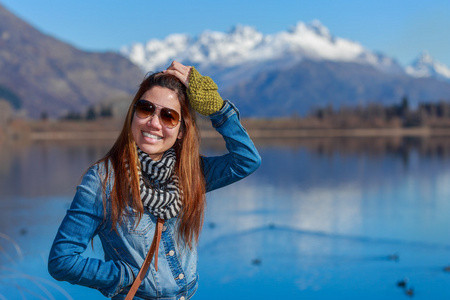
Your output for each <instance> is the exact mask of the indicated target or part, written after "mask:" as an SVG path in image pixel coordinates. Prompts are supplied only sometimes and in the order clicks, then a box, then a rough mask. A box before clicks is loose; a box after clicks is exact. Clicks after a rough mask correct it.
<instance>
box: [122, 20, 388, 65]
mask: <svg viewBox="0 0 450 300" xmlns="http://www.w3.org/2000/svg"><path fill="white" fill-rule="evenodd" d="M120 52H121V53H122V54H123V55H124V56H126V57H128V58H129V59H130V60H131V61H133V62H134V63H135V64H137V65H139V66H140V67H141V68H142V69H143V70H144V71H149V70H151V71H156V70H158V69H162V68H165V67H166V66H167V65H169V64H170V62H171V61H172V60H178V61H180V62H188V63H190V64H193V65H198V66H200V67H216V68H230V67H236V66H239V65H240V64H245V63H257V62H270V61H285V62H286V63H292V62H296V61H300V60H302V59H313V60H332V61H345V62H357V63H364V64H370V65H373V66H375V67H377V68H381V69H388V68H389V64H390V63H393V62H392V60H390V61H386V60H383V59H382V58H380V56H379V55H376V54H373V53H372V52H370V51H368V50H366V49H365V48H364V47H363V46H361V45H360V44H359V43H356V42H353V41H350V40H347V39H343V38H338V37H333V36H332V35H331V33H330V31H329V30H328V28H327V27H325V26H324V25H322V23H320V21H318V20H314V21H312V22H311V23H309V24H305V23H303V22H298V23H297V24H296V25H295V26H293V27H292V28H291V29H290V30H288V31H282V32H278V33H274V34H267V35H264V34H263V33H261V32H259V31H257V30H256V29H255V28H253V27H250V26H244V25H237V26H235V27H234V28H232V29H231V30H230V31H229V32H227V33H224V32H216V31H209V30H207V31H204V32H203V33H201V34H200V35H199V36H198V37H196V38H191V37H190V36H188V35H184V34H172V35H169V36H167V37H166V38H165V39H163V40H157V39H152V40H149V41H148V42H147V43H145V44H139V43H135V44H132V45H131V46H124V47H122V49H121V50H120Z"/></svg>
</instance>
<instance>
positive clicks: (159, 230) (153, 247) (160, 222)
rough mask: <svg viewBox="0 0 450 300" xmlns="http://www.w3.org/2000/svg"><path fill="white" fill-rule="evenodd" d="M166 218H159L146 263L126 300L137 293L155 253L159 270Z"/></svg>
mask: <svg viewBox="0 0 450 300" xmlns="http://www.w3.org/2000/svg"><path fill="white" fill-rule="evenodd" d="M163 225H164V220H163V219H158V221H157V223H156V228H155V235H154V236H153V241H152V245H151V246H150V250H149V251H148V253H147V256H146V257H145V260H144V263H143V264H142V267H141V269H140V270H139V273H138V275H137V276H136V279H135V280H134V282H133V285H132V286H131V288H130V290H129V291H128V294H127V297H126V298H125V300H132V299H133V297H134V295H135V294H136V292H137V290H138V289H139V286H140V285H141V282H142V280H144V278H145V275H146V274H147V270H148V268H149V267H150V264H151V263H152V259H153V255H154V256H155V270H156V271H157V272H158V250H159V242H160V241H161V235H162V230H163Z"/></svg>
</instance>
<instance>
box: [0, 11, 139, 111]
mask: <svg viewBox="0 0 450 300" xmlns="http://www.w3.org/2000/svg"><path fill="white" fill-rule="evenodd" d="M0 67H1V70H2V72H1V74H0V86H1V87H2V89H4V90H6V91H9V92H11V93H14V95H16V96H17V97H18V98H20V101H21V107H22V109H23V110H24V111H26V114H27V115H28V116H29V117H32V118H36V117H39V116H41V115H42V114H46V115H48V116H51V117H59V116H61V115H62V114H64V113H65V112H67V111H78V112H79V111H83V109H85V108H86V107H87V106H90V105H93V104H95V103H98V102H100V101H102V100H104V99H105V98H109V97H113V96H117V95H127V94H130V93H132V92H133V91H134V90H135V89H136V88H137V84H138V83H139V81H140V80H142V77H143V75H142V71H141V70H140V69H139V67H137V66H136V65H134V64H133V63H131V62H130V61H129V60H128V59H126V58H124V57H123V56H121V55H119V54H118V53H113V52H105V53H97V52H86V51H82V50H79V49H77V48H75V47H73V46H71V45H69V44H67V43H64V42H62V41H59V40H57V39H55V38H53V37H51V36H49V35H46V34H44V33H42V32H40V31H38V30H37V29H35V28H34V27H33V26H31V25H29V24H28V23H27V22H25V21H23V20H21V19H20V18H18V17H16V16H15V15H14V14H12V13H11V12H9V11H8V10H7V9H6V8H4V7H3V6H2V5H0Z"/></svg>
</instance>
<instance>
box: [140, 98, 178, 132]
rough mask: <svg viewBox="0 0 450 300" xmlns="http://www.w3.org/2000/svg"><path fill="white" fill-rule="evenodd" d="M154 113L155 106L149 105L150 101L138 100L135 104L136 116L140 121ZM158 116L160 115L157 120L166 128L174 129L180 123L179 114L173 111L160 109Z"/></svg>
mask: <svg viewBox="0 0 450 300" xmlns="http://www.w3.org/2000/svg"><path fill="white" fill-rule="evenodd" d="M155 111H156V105H155V104H153V103H151V102H150V101H147V100H139V101H138V102H136V104H135V112H136V115H137V116H138V117H139V118H141V119H145V118H148V117H149V116H153V114H154V113H155ZM159 114H160V115H159V118H160V120H161V122H162V123H163V124H164V126H166V127H167V128H174V127H175V126H177V125H178V123H179V122H180V114H179V113H177V112H176V111H175V110H173V109H170V108H167V107H163V108H161V111H160V113H159Z"/></svg>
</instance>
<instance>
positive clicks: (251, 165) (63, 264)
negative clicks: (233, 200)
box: [48, 101, 261, 300]
mask: <svg viewBox="0 0 450 300" xmlns="http://www.w3.org/2000/svg"><path fill="white" fill-rule="evenodd" d="M210 119H211V122H212V125H213V127H214V128H215V129H216V130H217V131H218V132H219V133H220V134H221V135H222V136H223V138H224V140H225V142H226V147H227V149H228V151H229V153H227V154H225V155H223V156H217V157H203V158H202V167H203V170H204V174H205V180H206V191H207V192H209V191H212V190H215V189H218V188H221V187H224V186H226V185H229V184H231V183H233V182H236V181H238V180H240V179H242V178H244V177H246V176H248V175H249V174H251V173H252V172H253V171H255V170H256V169H257V168H258V167H259V165H260V163H261V158H260V156H259V154H258V152H257V150H256V148H255V146H254V145H253V142H252V141H251V139H250V137H249V136H248V134H247V132H246V130H245V129H244V128H243V127H242V125H241V124H240V121H239V112H238V110H237V109H236V108H235V106H234V105H233V104H232V103H231V102H229V101H225V104H224V106H223V108H222V109H221V110H220V111H218V112H216V113H214V114H212V115H210ZM104 169H105V168H104V166H102V165H101V164H97V165H94V166H92V167H91V168H90V169H89V170H88V171H87V172H86V174H85V176H84V177H83V180H82V182H81V184H80V185H79V186H78V187H77V192H76V194H75V197H74V200H73V202H72V205H71V207H70V209H69V210H68V211H67V214H66V216H65V218H64V220H63V221H62V224H61V226H60V228H59V230H58V233H57V235H56V238H55V240H54V242H53V246H52V248H51V250H50V255H49V262H48V269H49V272H50V274H51V275H52V276H53V277H54V278H55V279H57V280H65V281H68V282H70V283H72V284H79V285H83V286H87V287H91V288H95V289H98V290H99V291H100V292H101V293H102V294H103V295H105V296H106V297H109V298H113V299H125V295H126V294H127V292H128V290H129V288H130V285H131V284H132V283H133V280H134V278H135V277H136V275H137V274H138V272H139V269H140V267H141V265H142V263H143V262H144V259H145V256H146V255H147V252H148V251H149V248H150V245H151V242H152V239H153V234H154V230H155V224H156V218H155V217H154V216H153V215H152V214H150V213H149V212H148V211H145V212H144V214H143V216H142V218H141V220H140V222H139V224H138V225H137V226H135V224H134V219H133V218H132V217H131V218H126V219H125V220H126V221H125V222H123V224H122V225H121V226H117V232H116V231H114V230H112V229H111V228H112V224H111V221H109V218H108V215H107V216H106V218H104V214H105V211H106V214H108V212H107V210H104V207H103V200H102V181H101V178H102V176H104V175H105V173H104ZM113 177H114V176H110V178H113ZM111 187H112V182H108V183H107V187H106V193H105V197H106V201H108V199H109V194H110V192H111V190H110V188H111ZM129 214H130V215H131V216H133V214H134V212H133V211H129ZM176 223H177V218H172V219H170V220H167V221H166V222H165V224H164V228H163V232H162V237H161V243H160V248H159V254H158V271H157V272H156V270H155V268H154V262H152V264H151V266H150V268H149V271H148V273H147V276H146V278H145V279H144V280H143V281H142V283H141V286H140V288H139V290H138V292H137V293H136V296H135V298H134V299H165V300H179V299H181V300H185V299H189V298H191V297H192V295H193V294H194V293H195V291H196V289H197V279H198V274H197V249H196V247H195V246H194V247H193V248H192V249H190V248H189V247H187V246H186V247H185V246H184V245H181V244H180V242H179V241H178V239H177V225H176ZM95 236H98V237H99V238H100V241H101V243H102V247H103V252H104V260H101V259H95V258H91V257H84V256H82V253H83V252H84V251H85V250H86V247H87V246H88V245H89V243H90V241H91V239H92V238H94V237H95Z"/></svg>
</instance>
